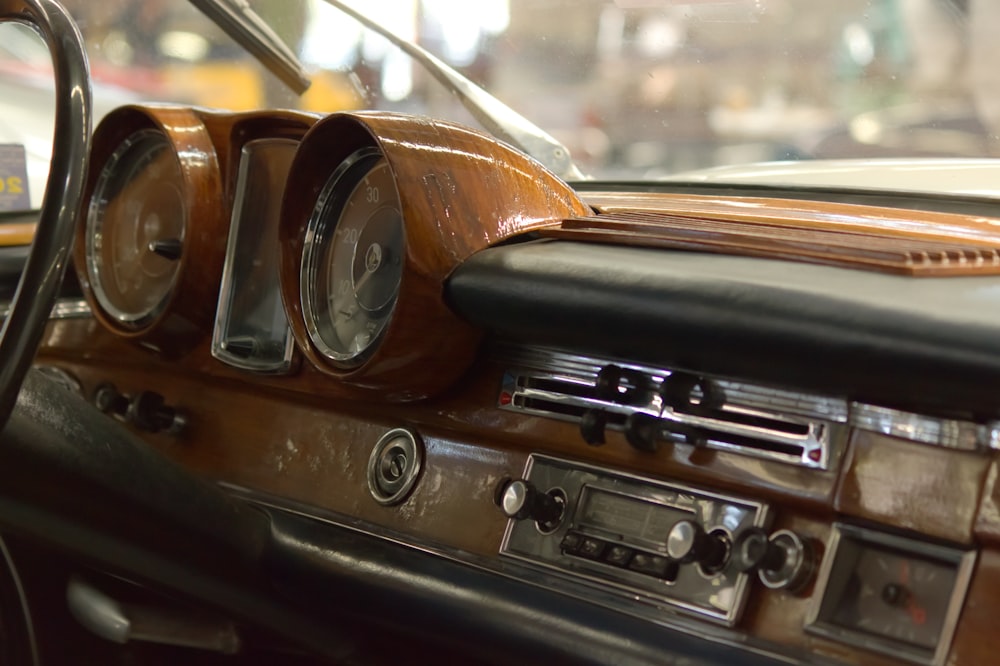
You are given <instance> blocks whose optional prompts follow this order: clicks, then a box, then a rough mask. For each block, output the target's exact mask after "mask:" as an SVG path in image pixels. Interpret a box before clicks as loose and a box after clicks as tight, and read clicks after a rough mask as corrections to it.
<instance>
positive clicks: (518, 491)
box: [497, 479, 565, 527]
mask: <svg viewBox="0 0 1000 666" xmlns="http://www.w3.org/2000/svg"><path fill="white" fill-rule="evenodd" d="M497 499H498V502H497V503H498V504H499V505H500V510H501V511H503V513H504V515H505V516H507V517H508V518H513V519H514V520H525V519H526V518H528V519H531V520H534V521H535V522H537V523H538V524H539V525H542V526H544V527H554V526H555V525H557V524H559V520H560V519H561V518H562V513H563V506H564V505H565V502H564V501H562V500H561V499H560V496H558V495H556V494H555V493H543V492H541V491H540V490H538V489H537V488H535V486H534V485H533V484H532V483H531V482H530V481H526V480H524V479H517V480H514V481H510V482H508V483H507V484H506V486H504V487H503V490H502V491H501V492H500V495H499V497H498V498H497Z"/></svg>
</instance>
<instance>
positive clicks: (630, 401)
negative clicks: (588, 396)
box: [594, 364, 653, 405]
mask: <svg viewBox="0 0 1000 666" xmlns="http://www.w3.org/2000/svg"><path fill="white" fill-rule="evenodd" d="M594 389H595V392H596V394H597V397H598V398H600V399H601V400H606V401H608V402H614V403H618V404H620V405H647V404H649V401H650V400H651V399H652V397H653V383H652V381H651V380H650V378H649V376H648V375H646V373H644V372H640V371H639V370H632V369H630V368H623V367H621V366H617V365H614V364H611V365H606V366H604V367H603V368H601V370H600V372H598V373H597V382H596V384H595V385H594Z"/></svg>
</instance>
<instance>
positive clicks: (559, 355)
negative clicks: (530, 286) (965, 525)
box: [492, 342, 1000, 469]
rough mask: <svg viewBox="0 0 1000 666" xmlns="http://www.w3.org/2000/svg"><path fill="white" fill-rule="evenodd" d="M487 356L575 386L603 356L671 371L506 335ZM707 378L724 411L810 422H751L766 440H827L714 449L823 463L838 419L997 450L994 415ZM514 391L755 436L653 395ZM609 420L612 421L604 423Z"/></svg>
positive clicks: (587, 379)
mask: <svg viewBox="0 0 1000 666" xmlns="http://www.w3.org/2000/svg"><path fill="white" fill-rule="evenodd" d="M492 357H493V359H494V360H495V361H496V362H498V363H501V364H504V365H505V366H506V367H508V368H511V369H512V370H511V372H512V373H515V372H519V373H523V375H524V376H532V377H536V378H539V379H545V380H554V381H560V382H568V383H573V384H577V385H581V386H593V384H594V381H595V380H596V378H597V373H598V372H600V370H601V368H603V367H604V366H606V365H608V364H609V363H614V364H615V365H618V366H620V367H622V368H627V369H630V370H637V371H639V372H643V373H646V374H647V375H649V376H650V377H651V379H652V380H653V381H654V382H662V381H663V379H664V378H665V377H669V376H670V374H671V372H672V370H669V369H665V368H654V367H652V366H648V365H642V364H636V363H629V362H627V361H620V360H618V359H610V358H609V359H601V358H594V357H588V356H583V355H578V354H572V353H568V352H562V351H559V350H556V349H551V348H546V347H524V346H520V345H516V344H513V343H507V342H499V343H496V344H495V345H494V347H493V350H492ZM712 380H713V381H714V382H716V383H717V384H718V385H719V387H721V388H722V389H723V391H725V393H726V397H727V404H726V405H725V407H724V411H729V412H741V413H744V414H747V415H753V416H760V417H763V418H771V419H775V420H778V421H786V422H789V423H798V424H800V425H808V426H809V428H810V434H809V435H808V436H807V437H804V438H802V439H801V440H796V437H795V436H794V435H789V434H786V433H778V432H776V431H769V430H766V429H757V430H763V432H766V433H767V435H766V437H767V439H768V440H769V441H772V442H775V443H779V444H792V445H795V446H798V445H799V444H800V442H801V443H803V444H804V445H806V446H810V445H813V443H814V442H819V443H822V442H823V441H824V437H826V438H827V439H826V440H825V441H826V445H825V446H824V449H823V451H824V453H823V459H822V462H821V464H817V463H816V462H815V461H814V460H811V459H808V458H807V457H806V456H805V454H803V459H802V461H801V462H800V461H799V459H798V458H797V457H794V456H789V455H787V454H782V453H776V452H768V451H757V450H755V449H749V448H746V447H742V446H734V445H731V444H727V443H726V442H718V441H710V442H709V444H710V446H712V447H714V448H719V449H725V450H732V451H736V452H739V453H745V454H747V455H752V456H756V457H761V458H767V459H772V460H780V461H782V462H791V463H795V464H802V465H806V466H808V467H815V468H821V469H826V468H827V467H828V465H829V463H830V459H829V456H830V452H829V450H828V449H829V432H828V431H829V426H830V425H832V424H836V423H845V424H848V425H850V426H852V427H854V428H857V429H859V430H866V431H871V432H878V433H882V434H884V435H888V436H891V437H898V438H901V439H905V440H909V441H911V442H915V443H919V444H927V445H930V446H940V447H943V448H948V449H955V450H959V451H982V450H1000V421H989V422H986V423H975V422H973V421H963V420H958V419H947V418H940V417H934V416H927V415H923V414H916V413H913V412H907V411H903V410H899V409H893V408H889V407H882V406H878V405H869V404H865V403H861V402H849V401H848V400H846V399H843V398H835V397H830V396H819V395H810V394H805V393H799V392H796V391H790V390H785V389H777V388H772V387H765V386H758V385H754V384H749V383H746V382H743V381H739V380H733V379H723V378H718V377H713V378H712ZM505 390H507V391H509V392H511V393H512V397H513V395H514V391H513V389H512V388H511V387H509V386H505ZM517 395H524V396H526V397H536V398H539V399H543V400H551V401H554V402H561V403H563V404H567V405H570V406H578V407H584V406H587V407H590V406H592V407H598V408H600V409H601V410H603V411H607V412H612V413H617V414H626V415H627V414H629V413H631V412H633V411H642V412H645V413H648V414H652V415H654V416H661V417H662V418H665V419H668V420H671V421H674V422H676V423H685V424H688V425H698V426H702V427H710V428H713V429H715V430H719V431H722V432H727V433H730V434H741V435H742V434H746V435H747V436H750V437H760V436H761V434H760V432H754V431H751V430H750V429H752V428H753V426H742V425H731V424H728V423H726V422H723V421H715V420H711V419H709V420H708V421H707V422H706V421H705V420H699V417H696V416H690V415H686V414H677V413H676V412H673V413H669V411H668V410H665V411H664V413H663V414H660V413H659V412H658V411H657V410H658V409H659V407H660V404H659V402H658V400H657V401H656V402H654V403H653V404H652V405H650V406H646V407H639V408H635V407H628V406H623V405H619V404H617V403H607V402H604V401H599V400H594V399H592V398H585V397H580V396H566V395H562V394H558V393H554V392H552V393H550V394H549V395H546V394H545V392H544V391H540V390H538V389H524V388H517ZM501 407H502V408H506V409H517V410H518V411H521V412H524V413H530V414H535V415H539V416H547V417H550V418H555V419H559V420H563V421H576V420H577V419H576V418H575V417H573V416H568V415H564V414H556V413H552V412H548V411H545V410H536V409H530V408H524V407H521V408H516V407H514V406H513V403H512V404H511V405H501ZM757 410H759V411H757ZM789 417H804V418H805V419H816V420H819V421H821V422H825V423H818V424H817V423H815V422H809V421H804V420H801V418H789ZM608 427H609V428H612V429H614V428H615V427H614V426H610V425H609V426H608Z"/></svg>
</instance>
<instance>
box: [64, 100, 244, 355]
mask: <svg viewBox="0 0 1000 666" xmlns="http://www.w3.org/2000/svg"><path fill="white" fill-rule="evenodd" d="M144 129H152V130H155V131H157V132H159V133H161V134H163V135H164V136H166V137H167V139H168V140H169V143H170V145H171V146H172V148H173V152H174V159H176V160H177V161H178V162H179V166H180V173H181V178H182V179H181V181H180V182H176V183H175V182H171V183H167V184H166V185H163V184H161V185H159V187H161V188H163V187H168V188H173V189H174V190H175V192H176V194H177V195H178V196H179V197H180V200H181V205H182V206H183V208H184V210H185V218H184V239H183V246H182V250H181V256H180V258H179V259H177V261H178V262H179V263H180V265H179V268H178V269H177V278H176V281H175V283H174V286H173V287H172V288H171V293H170V296H169V297H168V301H167V303H166V305H165V307H164V308H163V310H162V311H161V312H160V313H159V314H158V315H157V316H156V317H155V318H154V319H153V320H152V321H150V322H149V323H148V324H144V325H143V326H141V327H130V326H125V325H123V324H122V323H121V322H119V321H117V320H116V319H115V318H114V317H112V316H110V315H109V314H107V313H105V312H104V310H103V309H102V308H101V306H100V304H99V303H98V302H97V299H96V298H95V296H94V287H93V285H92V284H91V280H90V276H89V274H88V271H87V269H86V267H87V258H86V244H87V242H86V241H87V239H86V236H87V229H86V220H87V215H88V205H85V206H84V207H83V209H82V213H81V219H80V220H79V221H78V223H77V233H76V240H75V246H74V254H73V260H74V263H75V265H76V272H77V277H78V278H79V280H80V284H81V287H82V288H83V293H84V295H85V296H86V298H87V300H88V302H89V303H90V305H91V308H92V309H93V310H94V313H95V315H96V316H97V317H98V319H100V321H101V323H102V324H104V325H105V326H106V327H108V328H109V329H110V330H112V331H115V332H116V333H117V334H118V335H121V336H123V337H126V338H129V339H132V340H135V341H137V342H141V343H142V344H144V345H146V346H148V347H151V348H153V349H157V350H159V351H162V352H163V353H165V354H167V355H170V356H177V355H180V354H182V353H183V352H185V351H187V350H188V349H190V348H191V347H192V346H193V345H194V344H195V343H196V342H197V341H198V340H199V339H201V338H202V337H204V336H205V335H206V334H207V333H208V331H210V330H211V327H212V319H213V317H214V314H215V301H216V299H217V298H218V284H219V279H220V276H221V274H222V263H223V258H224V255H225V249H226V238H227V221H228V216H227V211H226V209H225V208H224V207H223V206H220V202H222V201H223V196H222V180H221V176H220V172H219V164H218V160H217V159H216V153H215V147H214V145H213V144H212V141H211V138H210V136H209V134H208V131H207V130H206V128H205V126H204V124H203V123H202V121H201V119H200V118H199V117H198V116H197V114H195V113H194V112H192V111H191V110H190V109H185V108H179V107H137V106H130V107H121V108H119V109H116V110H115V111H113V112H111V113H110V114H108V115H107V116H106V117H105V118H104V120H103V121H102V122H101V124H100V126H99V127H98V128H97V130H96V131H95V133H94V141H93V146H92V149H91V168H90V171H89V174H88V178H87V184H86V190H85V195H84V196H85V200H86V201H88V202H89V201H90V199H91V197H92V196H93V194H94V188H95V185H96V183H97V179H98V178H99V176H100V173H101V170H102V168H103V166H104V165H105V164H106V163H107V161H108V160H109V158H110V157H111V155H112V154H113V153H114V151H115V150H116V149H117V148H118V147H119V146H120V145H121V143H122V142H123V141H125V140H126V139H127V138H128V137H129V136H130V135H132V134H134V133H135V132H137V131H140V130H144ZM126 196H127V195H126ZM142 204H144V202H143V201H136V202H135V204H134V205H135V206H137V207H140V206H141V205H142ZM126 205H129V204H128V202H126ZM134 214H135V215H137V216H138V215H140V214H141V213H140V212H135V213H134ZM145 223H146V221H143V224H145ZM139 251H140V252H151V251H152V250H151V249H150V248H140V249H139ZM129 279H131V278H129Z"/></svg>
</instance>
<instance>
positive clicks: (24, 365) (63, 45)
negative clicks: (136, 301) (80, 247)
mask: <svg viewBox="0 0 1000 666" xmlns="http://www.w3.org/2000/svg"><path fill="white" fill-rule="evenodd" d="M6 21H17V22H20V23H25V24H27V25H29V26H31V27H32V28H34V29H35V30H36V31H37V32H39V33H40V34H41V36H42V39H43V40H44V41H45V44H46V45H47V46H48V49H49V55H50V57H51V58H52V68H53V71H54V74H55V90H56V100H55V127H54V130H53V141H52V162H51V166H50V167H49V177H48V180H47V181H46V184H45V195H44V197H43V199H42V208H41V212H40V213H39V217H38V225H37V227H36V229H35V238H34V241H33V242H32V244H31V249H30V250H29V251H28V258H27V261H26V262H25V265H24V270H23V271H22V272H21V279H20V280H19V281H18V285H17V290H16V291H15V292H14V298H13V300H12V301H11V304H10V309H9V311H8V314H7V318H6V319H5V320H4V322H3V327H2V328H0V428H2V427H3V426H4V425H6V423H7V420H8V419H9V418H10V414H11V412H12V411H13V409H14V404H15V402H16V401H17V394H18V392H19V391H20V389H21V384H22V382H23V381H24V376H25V374H26V373H27V372H28V368H29V367H31V363H32V361H33V360H34V357H35V352H36V351H37V350H38V345H39V343H40V342H41V339H42V335H43V334H44V332H45V324H46V323H47V322H48V319H49V313H50V312H51V311H52V307H53V305H55V301H56V296H57V295H58V293H59V287H60V285H61V284H62V281H63V276H64V275H65V273H66V267H67V265H68V264H69V256H70V250H71V249H72V246H73V230H74V227H75V226H76V220H77V218H78V215H79V212H80V207H81V206H82V205H83V192H84V184H85V182H86V176H87V157H88V155H89V153H90V136H91V125H92V123H93V119H92V111H91V95H90V75H89V68H88V65H87V56H86V52H85V51H84V49H83V40H82V38H81V37H80V32H79V30H77V27H76V24H75V23H74V21H73V19H72V18H71V17H70V15H69V13H67V12H66V10H65V9H63V8H62V7H61V6H60V5H59V4H58V3H56V2H54V0H0V22H6Z"/></svg>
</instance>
